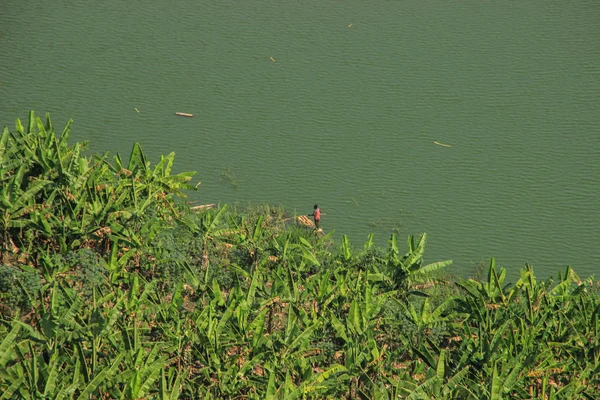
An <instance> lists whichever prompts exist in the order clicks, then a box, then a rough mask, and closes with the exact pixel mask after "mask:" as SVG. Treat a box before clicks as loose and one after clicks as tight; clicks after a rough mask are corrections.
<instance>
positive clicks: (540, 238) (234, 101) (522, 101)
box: [0, 0, 600, 277]
mask: <svg viewBox="0 0 600 400" xmlns="http://www.w3.org/2000/svg"><path fill="white" fill-rule="evenodd" d="M135 108H137V109H138V110H139V113H138V112H136V110H135ZM30 109H34V110H36V111H37V112H39V113H45V112H50V113H51V115H52V117H53V121H54V124H55V126H60V125H62V124H64V123H65V122H66V120H67V119H68V118H73V119H74V133H73V136H72V139H73V140H90V142H91V148H92V150H93V151H95V152H104V151H107V150H108V151H110V152H111V153H114V152H117V151H119V152H120V153H122V154H124V155H126V156H127V155H128V153H129V150H130V149H131V145H132V144H133V142H136V141H137V142H140V143H141V144H142V147H143V149H144V150H145V151H146V152H147V153H148V154H149V155H150V158H151V160H153V161H154V162H156V160H157V159H158V156H159V155H160V154H167V153H169V152H171V151H174V152H176V154H177V156H176V167H177V169H178V170H179V171H183V170H196V171H198V175H197V178H198V180H200V181H202V184H201V185H200V187H199V191H198V192H197V193H192V194H191V199H192V200H194V201H196V202H197V203H198V204H203V203H231V202H235V201H239V202H241V203H247V202H266V203H272V204H278V205H282V206H285V207H286V208H288V209H289V210H291V211H292V212H293V211H296V212H298V213H306V214H308V213H310V212H311V211H312V205H313V204H314V203H315V202H316V203H319V205H320V206H321V209H322V211H323V213H325V214H326V215H324V217H323V220H322V227H323V228H324V229H325V231H326V232H329V231H335V232H334V236H335V237H338V238H339V237H341V235H342V234H348V235H349V237H350V239H351V242H352V243H353V244H354V245H357V246H358V245H362V243H363V242H364V241H365V240H366V238H367V235H368V233H369V232H373V233H375V235H376V239H377V241H378V243H379V244H382V245H384V244H385V243H386V240H387V239H388V237H389V234H390V233H391V232H392V231H393V230H397V231H398V232H399V237H400V238H401V240H402V241H404V239H405V238H406V236H407V235H408V234H416V233H419V232H427V233H428V234H429V242H428V248H427V251H426V261H436V260H442V259H452V260H454V264H453V266H452V267H450V268H452V270H453V271H456V272H457V273H460V274H463V275H468V274H471V273H472V272H473V270H474V266H476V265H478V264H480V263H481V262H484V263H487V262H488V260H489V258H490V257H491V256H495V257H496V258H497V260H498V262H499V264H501V265H503V266H505V267H507V268H508V269H509V271H510V272H509V273H510V275H511V276H513V277H514V276H517V275H516V274H517V272H516V271H517V270H518V268H520V267H522V266H524V264H525V263H526V262H529V263H530V264H533V265H534V267H535V268H536V271H537V273H538V275H539V276H540V277H548V276H550V275H553V276H555V275H556V273H557V272H558V270H559V269H562V268H564V267H565V266H567V265H571V266H573V267H574V269H575V271H577V272H578V273H579V274H580V275H582V276H588V275H591V274H594V273H596V274H597V273H598V272H600V267H598V261H599V260H600V229H599V228H598V226H599V225H600V211H599V201H598V194H599V191H600V190H599V188H600V166H599V163H600V3H598V2H597V1H596V0H581V1H577V2H549V1H539V0H532V1H494V2H489V1H487V2H484V1H481V0H465V1H461V2H448V1H439V0H438V1H428V0H425V1H421V0H420V1H370V2H367V1H357V0H351V1H310V0H307V1H274V0H252V1H246V2H233V1H224V0H220V1H192V0H177V1H176V0H165V1H139V0H131V1H126V2H125V1H121V0H105V1H91V0H78V1H74V0H55V1H52V2H50V1H32V0H3V1H2V2H1V3H0V124H1V125H9V126H11V127H12V126H14V119H15V118H17V117H19V118H26V116H27V112H28V110H30ZM176 111H180V112H187V113H193V114H194V115H195V116H194V118H183V117H177V116H175V112H176ZM434 142H438V143H442V144H447V145H451V146H452V147H445V146H441V145H438V144H435V143H434ZM224 175H228V177H229V178H228V179H223V176H224ZM232 181H235V187H234V185H232V184H231V182H232Z"/></svg>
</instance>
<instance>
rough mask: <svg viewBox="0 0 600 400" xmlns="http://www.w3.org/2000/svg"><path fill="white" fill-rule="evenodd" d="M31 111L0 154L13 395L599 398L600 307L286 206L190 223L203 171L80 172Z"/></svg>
mask: <svg viewBox="0 0 600 400" xmlns="http://www.w3.org/2000/svg"><path fill="white" fill-rule="evenodd" d="M69 134H70V129H69V125H67V127H66V128H65V129H64V131H63V134H62V135H61V136H57V135H55V134H54V130H53V127H52V124H51V121H50V120H49V119H47V120H46V121H42V120H40V119H38V118H36V116H35V115H34V114H31V115H30V119H29V121H28V123H26V124H21V123H19V124H17V129H16V130H15V131H14V132H9V131H8V130H5V131H4V133H3V135H2V137H1V139H0V144H1V146H0V152H1V154H0V156H1V157H2V161H3V162H2V163H0V171H1V174H0V176H1V177H2V185H1V187H0V191H1V194H2V199H3V201H2V204H1V209H0V211H1V215H2V216H3V219H2V224H3V226H2V228H3V236H2V255H1V258H0V260H1V261H2V263H1V265H0V317H1V320H0V350H2V351H0V354H2V355H1V356H0V392H1V393H3V395H2V396H3V397H5V398H32V397H34V398H39V397H47V398H81V399H84V398H98V399H99V398H127V399H138V398H147V397H157V398H172V399H174V398H207V397H208V398H239V397H244V398H257V399H258V398H261V399H263V398H285V399H289V398H305V397H309V398H347V399H355V398H408V397H410V396H412V397H415V396H417V397H422V398H427V397H429V398H441V397H446V398H465V399H481V398H489V399H495V398H501V397H510V398H516V399H519V398H522V399H525V398H544V397H546V396H548V397H549V398H552V397H555V398H595V397H597V395H598V393H600V378H599V377H600V335H598V329H599V328H600V325H599V323H598V317H597V316H598V314H599V312H600V292H599V289H600V288H599V285H598V282H597V281H594V280H593V279H591V278H590V279H580V278H579V277H578V275H577V274H576V273H575V271H573V270H572V269H570V268H566V269H565V270H562V271H557V272H558V277H557V279H556V280H553V279H549V280H538V279H536V276H535V272H534V270H533V268H532V267H529V266H526V267H525V268H523V269H522V270H521V273H520V277H519V279H518V280H517V281H515V282H514V283H509V282H508V281H507V279H506V270H505V269H504V268H502V267H500V266H497V265H496V263H495V260H493V259H492V260H491V261H490V263H489V266H488V268H487V271H486V272H487V273H486V276H485V279H482V280H473V279H464V278H460V277H452V276H449V275H445V274H444V271H445V269H446V267H447V266H449V265H451V261H446V260H441V261H437V262H433V263H425V262H424V260H423V255H424V254H425V250H426V245H427V235H426V234H423V235H421V236H415V237H413V236H409V237H408V240H407V241H406V242H407V243H406V245H403V244H402V242H403V241H404V238H400V237H398V235H397V234H395V233H392V234H390V240H389V243H388V245H387V246H386V247H379V246H376V245H375V243H374V240H373V237H372V236H371V237H369V239H368V240H367V241H366V242H365V243H363V244H361V245H358V246H356V245H352V244H351V243H350V240H349V239H348V237H347V236H342V239H341V240H340V241H335V240H333V239H332V238H331V237H330V236H329V235H315V234H314V229H311V228H309V227H306V226H303V225H302V224H299V223H297V222H295V221H297V218H296V216H295V215H290V214H288V213H287V212H286V210H284V209H282V208H281V207H273V206H268V205H258V206H254V207H248V208H239V207H235V206H232V205H229V206H228V205H221V206H218V207H205V208H203V209H196V210H191V209H190V205H188V204H186V203H185V200H182V199H184V196H185V193H186V191H188V190H194V188H197V187H198V186H197V185H195V184H193V182H192V178H193V176H194V173H192V172H185V173H180V174H177V175H172V174H171V169H172V165H173V162H174V154H173V153H171V154H169V155H168V156H166V157H161V158H160V160H159V161H158V162H157V163H156V164H155V165H152V164H151V163H150V162H149V160H148V159H147V157H146V155H145V154H144V152H143V151H142V149H141V147H140V146H139V145H137V144H135V145H134V146H133V148H132V151H131V154H130V156H129V160H124V159H122V158H121V157H120V156H114V157H109V156H108V155H102V156H96V157H90V158H88V157H86V156H83V155H82V154H83V153H82V151H83V150H84V148H85V146H84V145H83V144H81V143H76V144H74V145H71V144H69V143H68V137H69Z"/></svg>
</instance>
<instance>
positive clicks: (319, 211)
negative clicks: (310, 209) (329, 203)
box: [313, 208, 321, 221]
mask: <svg viewBox="0 0 600 400" xmlns="http://www.w3.org/2000/svg"><path fill="white" fill-rule="evenodd" d="M313 215H314V216H315V219H316V220H317V221H318V220H320V219H321V210H320V209H318V208H317V209H316V210H315V212H314V214H313Z"/></svg>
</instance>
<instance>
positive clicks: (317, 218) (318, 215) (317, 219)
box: [310, 204, 321, 230]
mask: <svg viewBox="0 0 600 400" xmlns="http://www.w3.org/2000/svg"><path fill="white" fill-rule="evenodd" d="M310 216H312V217H313V218H314V219H315V228H316V229H317V230H318V229H319V224H320V223H321V210H320V209H319V206H318V205H317V204H315V210H314V211H313V213H312V214H310Z"/></svg>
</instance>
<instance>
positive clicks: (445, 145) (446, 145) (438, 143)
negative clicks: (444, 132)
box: [433, 140, 452, 147]
mask: <svg viewBox="0 0 600 400" xmlns="http://www.w3.org/2000/svg"><path fill="white" fill-rule="evenodd" d="M433 143H435V144H437V145H438V146H444V147H452V145H450V144H445V143H440V142H436V141H435V140H434V141H433Z"/></svg>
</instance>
